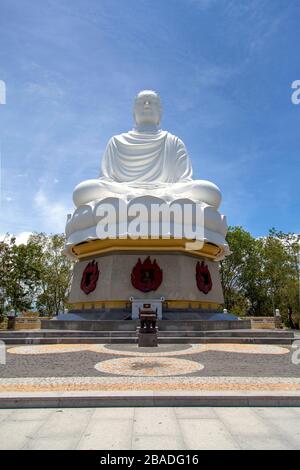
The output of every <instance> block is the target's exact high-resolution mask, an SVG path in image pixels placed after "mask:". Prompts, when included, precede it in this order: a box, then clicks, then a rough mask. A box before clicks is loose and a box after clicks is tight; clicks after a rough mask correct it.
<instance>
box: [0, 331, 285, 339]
mask: <svg viewBox="0 0 300 470" xmlns="http://www.w3.org/2000/svg"><path fill="white" fill-rule="evenodd" d="M99 336H101V337H111V336H114V337H119V336H120V337H122V336H130V337H131V336H136V331H135V330H134V331H116V330H113V331H109V330H105V331H100V330H99V331H68V330H52V331H44V330H35V331H13V330H12V331H10V330H8V331H2V332H1V333H0V339H3V340H6V339H12V338H18V339H21V338H56V337H61V338H64V337H68V338H71V337H73V338H82V337H84V338H87V337H90V338H97V337H99ZM158 336H159V337H162V336H164V337H169V336H170V337H171V336H176V337H204V338H213V337H220V336H222V337H224V338H226V337H227V338H235V337H245V336H247V337H255V338H258V337H262V338H277V337H280V338H291V339H293V338H294V333H293V332H292V331H283V330H214V331H197V330H191V331H181V330H179V331H178V330H172V331H171V330H170V331H165V330H158Z"/></svg>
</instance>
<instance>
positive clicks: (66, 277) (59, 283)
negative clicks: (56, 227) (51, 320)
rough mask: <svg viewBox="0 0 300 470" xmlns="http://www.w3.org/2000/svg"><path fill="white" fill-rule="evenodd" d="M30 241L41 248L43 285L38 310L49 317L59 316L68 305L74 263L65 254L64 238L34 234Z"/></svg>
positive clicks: (38, 296) (37, 299) (37, 300)
mask: <svg viewBox="0 0 300 470" xmlns="http://www.w3.org/2000/svg"><path fill="white" fill-rule="evenodd" d="M30 241H32V242H33V243H35V244H36V245H37V246H39V247H41V249H42V252H43V256H42V258H41V264H40V276H41V283H40V288H39V292H38V295H37V298H36V305H37V308H38V309H39V310H40V311H42V312H45V313H47V314H48V315H57V314H58V313H59V312H61V311H63V310H64V308H65V306H66V305H67V296H68V292H69V288H70V283H71V277H72V267H73V263H72V262H71V261H70V260H69V259H68V258H67V257H66V256H65V255H64V254H63V248H64V242H65V239H64V236H63V235H50V236H47V235H45V234H43V233H40V234H34V235H32V236H31V237H30Z"/></svg>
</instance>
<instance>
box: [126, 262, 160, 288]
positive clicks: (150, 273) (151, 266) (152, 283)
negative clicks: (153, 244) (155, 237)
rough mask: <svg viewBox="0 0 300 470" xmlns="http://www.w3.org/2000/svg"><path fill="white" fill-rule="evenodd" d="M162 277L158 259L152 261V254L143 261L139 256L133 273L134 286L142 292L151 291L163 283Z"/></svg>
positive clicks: (132, 281)
mask: <svg viewBox="0 0 300 470" xmlns="http://www.w3.org/2000/svg"><path fill="white" fill-rule="evenodd" d="M162 278H163V272H162V270H161V269H160V267H159V266H158V264H157V262H156V260H154V261H153V262H152V261H151V259H150V256H148V257H147V258H146V259H145V261H143V262H141V259H140V258H139V259H138V262H137V263H136V265H135V266H134V268H133V270H132V273H131V283H132V285H133V287H135V288H136V289H138V290H140V291H141V292H150V291H152V290H156V289H158V288H159V286H160V285H161V283H162Z"/></svg>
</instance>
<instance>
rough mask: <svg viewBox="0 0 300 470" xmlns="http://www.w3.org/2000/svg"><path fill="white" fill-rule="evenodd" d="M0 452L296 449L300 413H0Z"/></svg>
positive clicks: (118, 410) (241, 410)
mask: <svg viewBox="0 0 300 470" xmlns="http://www.w3.org/2000/svg"><path fill="white" fill-rule="evenodd" d="M0 449H103V450H106V449H107V450H117V449H121V450H131V449H133V450H137V449H141V450H147V449H152V450H155V449H160V450H161V449H163V450H166V451H167V450H188V449H195V450H196V449H197V450H198V449H199V450H201V449H236V450H238V449H300V408H96V409H95V408H78V409H71V408H69V409H64V408H63V409H53V408H52V409H27V410H9V409H8V410H0Z"/></svg>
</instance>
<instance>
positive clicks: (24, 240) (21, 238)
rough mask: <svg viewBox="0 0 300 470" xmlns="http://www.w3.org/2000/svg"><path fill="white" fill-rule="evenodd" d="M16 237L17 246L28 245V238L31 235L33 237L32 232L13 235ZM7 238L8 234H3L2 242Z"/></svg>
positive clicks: (0, 237)
mask: <svg viewBox="0 0 300 470" xmlns="http://www.w3.org/2000/svg"><path fill="white" fill-rule="evenodd" d="M11 235H14V236H15V237H16V244H17V245H22V244H23V243H24V244H26V243H27V241H28V238H29V237H30V235H32V232H20V233H18V234H11ZM6 236H7V234H6V233H1V234H0V240H4V239H5V237H6Z"/></svg>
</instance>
